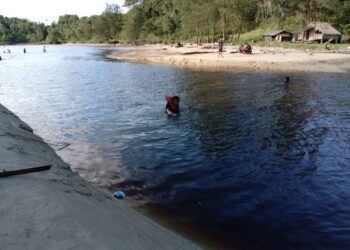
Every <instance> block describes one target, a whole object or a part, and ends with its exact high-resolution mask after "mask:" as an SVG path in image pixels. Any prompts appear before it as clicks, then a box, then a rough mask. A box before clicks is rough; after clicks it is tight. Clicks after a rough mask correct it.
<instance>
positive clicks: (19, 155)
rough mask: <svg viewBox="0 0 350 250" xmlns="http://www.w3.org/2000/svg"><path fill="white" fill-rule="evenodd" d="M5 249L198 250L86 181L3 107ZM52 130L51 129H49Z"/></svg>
mask: <svg viewBox="0 0 350 250" xmlns="http://www.w3.org/2000/svg"><path fill="white" fill-rule="evenodd" d="M0 121H1V122H0V137H1V140H0V171H4V170H6V171H11V170H16V169H21V168H28V167H36V166H42V165H48V164H50V165H52V168H51V169H50V170H48V171H44V172H37V173H31V174H25V175H17V176H11V177H5V178H0V187H1V188H0V199H1V203H0V221H1V227H0V242H1V244H0V249H1V250H9V249H33V250H34V249H35V250H38V249H51V250H52V249H84V250H85V249H199V246H197V245H196V244H195V243H193V242H191V241H189V240H187V239H185V238H183V237H182V236H180V235H178V234H177V233H175V232H172V231H170V230H168V229H166V228H164V227H162V226H160V225H159V224H157V223H156V222H154V221H152V220H151V219H149V218H147V217H145V216H144V215H142V214H140V213H139V212H137V211H136V210H135V209H134V208H133V207H132V205H131V203H129V202H128V201H127V200H116V199H115V198H114V197H112V195H111V194H110V193H107V192H106V191H104V190H101V189H98V188H96V187H95V186H93V185H92V184H90V183H88V182H87V181H85V180H83V179H82V178H81V177H79V176H78V175H77V174H76V173H73V172H72V171H71V169H70V167H69V166H68V165H67V164H66V163H64V162H63V161H62V159H61V158H59V157H58V156H57V155H56V153H55V151H54V150H53V149H52V148H50V147H49V146H48V145H47V144H46V143H45V142H44V141H43V140H42V139H41V138H40V137H38V136H36V135H35V134H34V133H33V132H32V130H31V128H30V127H29V126H28V125H27V124H25V123H24V122H23V121H21V120H20V119H19V118H18V117H17V116H15V115H14V114H13V113H12V112H10V111H9V110H7V109H6V108H5V107H3V106H2V105H0ZM48 126H49V124H48Z"/></svg>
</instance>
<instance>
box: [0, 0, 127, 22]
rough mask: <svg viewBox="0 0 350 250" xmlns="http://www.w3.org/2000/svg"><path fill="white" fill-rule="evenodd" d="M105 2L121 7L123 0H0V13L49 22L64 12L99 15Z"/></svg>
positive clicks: (80, 15)
mask: <svg viewBox="0 0 350 250" xmlns="http://www.w3.org/2000/svg"><path fill="white" fill-rule="evenodd" d="M106 3H116V4H118V5H119V6H120V7H122V5H123V3H124V0H114V1H113V0H0V15H3V16H6V17H18V18H26V19H29V20H31V21H35V22H44V23H46V24H50V23H51V22H52V21H57V20H58V17H59V16H60V15H64V14H77V15H78V16H79V17H82V16H91V15H99V14H101V13H102V12H103V11H104V9H105V6H106Z"/></svg>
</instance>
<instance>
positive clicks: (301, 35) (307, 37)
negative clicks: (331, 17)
mask: <svg viewBox="0 0 350 250" xmlns="http://www.w3.org/2000/svg"><path fill="white" fill-rule="evenodd" d="M329 40H332V41H333V42H335V43H340V42H341V33H340V32H339V31H337V30H336V29H335V28H334V27H333V26H332V25H330V24H329V23H326V22H312V23H309V24H308V25H307V26H306V27H305V28H303V29H300V30H299V31H298V41H302V42H321V43H323V42H327V41H329Z"/></svg>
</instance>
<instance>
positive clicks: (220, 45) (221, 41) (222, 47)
mask: <svg viewBox="0 0 350 250" xmlns="http://www.w3.org/2000/svg"><path fill="white" fill-rule="evenodd" d="M224 43H225V41H224V38H223V37H222V36H221V37H220V39H219V41H218V45H219V54H218V57H220V56H221V58H224V56H223V55H222V52H223V50H224Z"/></svg>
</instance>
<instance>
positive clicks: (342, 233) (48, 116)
mask: <svg viewBox="0 0 350 250" xmlns="http://www.w3.org/2000/svg"><path fill="white" fill-rule="evenodd" d="M16 49H17V50H18V51H16ZM12 51H13V53H12V54H11V56H9V57H8V58H5V60H4V61H3V62H1V64H0V74H1V80H0V83H1V85H0V98H1V102H2V103H3V104H5V105H6V106H8V107H9V108H10V109H11V110H13V111H15V112H16V113H17V114H18V115H19V116H20V117H21V118H23V119H24V120H25V121H27V122H28V123H29V124H30V125H31V126H32V127H33V128H34V129H35V131H36V132H37V133H38V134H39V135H41V136H42V137H43V138H44V139H45V140H46V141H48V142H52V143H62V142H64V143H70V144H71V145H70V146H69V147H67V148H64V149H63V150H60V151H58V153H59V155H61V156H62V157H63V158H64V159H65V160H66V161H67V162H69V163H70V164H71V165H72V167H73V169H74V170H75V171H77V172H79V173H80V174H81V175H82V176H83V177H84V178H87V179H89V180H91V181H93V182H95V183H97V184H98V185H100V186H102V187H106V188H109V189H111V190H115V189H123V190H125V191H126V193H127V195H128V196H129V197H132V198H133V199H135V200H136V201H138V202H139V203H140V204H144V206H145V207H146V208H147V209H148V210H149V211H151V212H152V213H156V214H162V215H165V216H166V218H167V219H168V220H169V221H170V222H176V223H177V224H178V225H182V227H186V228H192V229H194V230H196V231H197V232H199V234H200V235H202V237H204V236H205V237H208V238H210V239H213V240H214V241H215V242H219V243H221V244H222V245H223V246H224V247H225V248H233V247H239V248H242V249H349V247H350V238H349V235H350V215H349V213H348V211H349V210H350V203H349V202H347V201H348V200H349V198H350V195H349V192H348V190H349V188H350V183H349V181H348V179H349V175H350V170H349V166H350V145H349V139H350V125H349V124H350V111H349V108H350V101H349V100H350V94H349V91H348V90H349V82H350V81H349V76H348V75H325V74H322V75H310V74H307V75H303V74H299V75H292V77H291V78H292V81H291V84H289V85H284V84H283V80H284V76H283V75H282V74H277V73H255V72H251V73H246V72H232V73H227V72H226V73H220V72H216V73H215V72H209V73H206V72H196V71H194V72H192V71H186V70H179V69H173V68H168V67H155V66H148V65H138V64H129V63H125V62H112V61H110V60H105V59H103V53H105V51H104V50H103V49H97V48H92V47H91V48H88V47H64V46H62V47H49V48H48V53H46V54H42V53H39V52H38V51H40V47H35V46H33V47H28V48H27V52H28V53H27V54H25V55H24V54H22V53H20V51H22V48H20V47H17V48H16V47H15V48H13V49H12ZM169 94H177V95H180V96H181V107H182V113H181V116H180V117H178V118H168V117H166V116H165V115H164V113H163V109H164V106H165V102H164V96H165V95H169Z"/></svg>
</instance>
